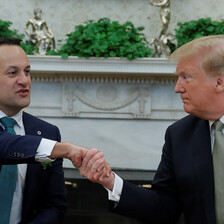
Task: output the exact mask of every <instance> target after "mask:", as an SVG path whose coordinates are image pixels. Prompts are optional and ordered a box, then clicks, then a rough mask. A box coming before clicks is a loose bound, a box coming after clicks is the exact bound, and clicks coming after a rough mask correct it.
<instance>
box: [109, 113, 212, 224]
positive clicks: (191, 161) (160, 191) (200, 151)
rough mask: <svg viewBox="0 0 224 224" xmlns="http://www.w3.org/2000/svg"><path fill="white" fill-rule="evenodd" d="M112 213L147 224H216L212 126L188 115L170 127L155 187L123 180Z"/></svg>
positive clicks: (154, 183) (154, 182)
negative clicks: (139, 185)
mask: <svg viewBox="0 0 224 224" xmlns="http://www.w3.org/2000/svg"><path fill="white" fill-rule="evenodd" d="M111 209H112V211H114V212H116V213H119V214H122V215H126V216H129V217H133V218H136V219H138V220H141V221H144V223H150V224H153V223H156V224H160V223H169V224H174V223H176V222H177V220H178V218H179V216H180V214H181V213H183V214H184V219H185V223H187V224H214V223H215V204H214V176H213V162H212V151H211V141H210V130H209V123H208V121H206V120H203V119H200V118H197V117H195V116H192V115H189V116H187V117H185V118H183V119H181V120H179V121H177V122H175V123H174V124H172V125H171V126H170V127H168V129H167V131H166V135H165V144H164V147H163V152H162V157H161V162H160V164H159V167H158V170H157V172H156V174H155V177H154V180H153V184H152V188H151V189H144V188H140V187H137V186H135V185H133V184H131V183H128V182H127V181H124V186H123V189H122V195H121V198H120V202H119V203H118V205H117V206H116V207H115V208H114V207H112V204H111Z"/></svg>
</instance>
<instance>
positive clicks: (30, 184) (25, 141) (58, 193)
mask: <svg viewBox="0 0 224 224" xmlns="http://www.w3.org/2000/svg"><path fill="white" fill-rule="evenodd" d="M23 123H24V128H25V133H26V135H27V136H26V137H24V136H22V137H19V136H15V135H11V134H6V133H3V132H1V133H0V145H1V150H0V162H1V164H16V163H28V167H27V174H26V180H25V189H24V197H23V207H22V221H21V224H25V223H29V224H31V223H32V224H41V223H43V224H47V223H49V224H57V223H63V218H64V212H65V208H66V191H65V185H64V174H63V169H62V159H57V160H55V161H54V162H52V166H49V165H48V166H47V168H46V169H44V168H43V166H42V165H41V163H38V162H35V159H34V157H35V154H36V150H37V148H38V146H39V143H40V140H41V137H43V138H48V139H52V140H56V141H60V140H61V137H60V133H59V130H58V128H57V127H56V126H53V125H51V124H49V123H47V122H45V121H43V120H40V119H38V118H36V117H34V116H32V115H29V114H27V113H23ZM38 133H39V134H38ZM34 136H37V137H34ZM7 142H8V143H7Z"/></svg>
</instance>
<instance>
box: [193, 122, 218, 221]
mask: <svg viewBox="0 0 224 224" xmlns="http://www.w3.org/2000/svg"><path fill="white" fill-rule="evenodd" d="M193 136H194V137H193V138H194V141H192V142H193V145H192V149H193V150H194V151H193V166H194V167H193V169H194V172H195V174H194V175H195V182H196V183H194V184H195V186H196V188H197V189H196V190H197V191H198V192H201V193H202V200H204V206H205V213H206V216H207V220H208V223H212V222H213V221H214V220H215V206H214V176H213V162H212V150H211V140H210V131H209V124H208V121H205V120H200V122H199V124H198V125H197V128H196V129H195V130H194V135H193Z"/></svg>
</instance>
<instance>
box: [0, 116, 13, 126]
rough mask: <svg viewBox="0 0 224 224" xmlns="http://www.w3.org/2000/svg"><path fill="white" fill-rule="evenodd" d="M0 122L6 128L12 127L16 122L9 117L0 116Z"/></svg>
mask: <svg viewBox="0 0 224 224" xmlns="http://www.w3.org/2000/svg"><path fill="white" fill-rule="evenodd" d="M1 122H2V124H3V125H4V127H5V128H6V129H7V128H13V127H14V126H15V124H16V121H15V120H14V119H13V118H11V117H3V118H1Z"/></svg>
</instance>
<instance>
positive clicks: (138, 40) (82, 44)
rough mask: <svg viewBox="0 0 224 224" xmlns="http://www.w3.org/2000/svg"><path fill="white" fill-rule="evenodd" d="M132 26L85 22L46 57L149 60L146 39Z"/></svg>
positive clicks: (106, 22)
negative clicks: (142, 58)
mask: <svg viewBox="0 0 224 224" xmlns="http://www.w3.org/2000/svg"><path fill="white" fill-rule="evenodd" d="M143 29H144V28H143V27H137V28H135V27H134V25H133V24H132V23H131V22H126V23H125V24H123V25H120V24H119V23H118V22H117V21H113V22H111V21H110V20H109V19H108V18H102V19H100V20H98V21H97V22H94V21H92V20H91V21H87V22H86V23H85V25H79V26H76V27H75V31H74V32H71V33H69V34H67V37H68V39H67V41H66V43H65V44H64V45H62V47H61V49H60V50H59V51H58V52H57V51H50V52H48V53H47V54H48V55H55V54H60V55H61V56H62V58H67V57H68V56H78V57H86V58H88V57H105V58H108V57H121V58H128V59H130V60H131V59H135V58H141V57H151V56H152V49H151V48H149V47H148V42H147V40H146V37H145V35H144V34H143V33H141V31H142V30H143Z"/></svg>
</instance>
